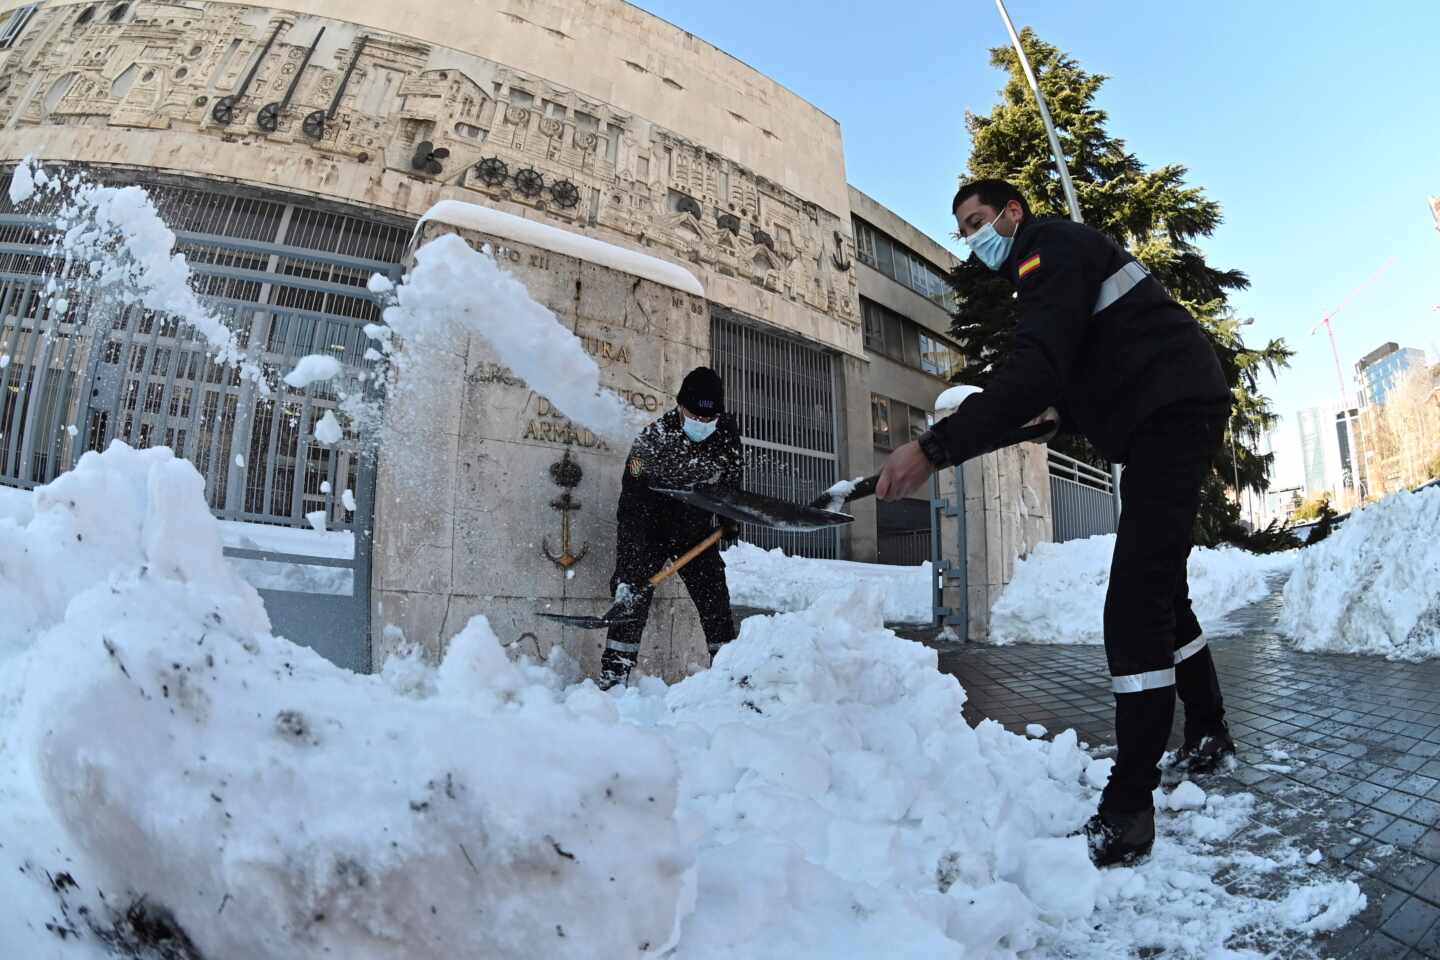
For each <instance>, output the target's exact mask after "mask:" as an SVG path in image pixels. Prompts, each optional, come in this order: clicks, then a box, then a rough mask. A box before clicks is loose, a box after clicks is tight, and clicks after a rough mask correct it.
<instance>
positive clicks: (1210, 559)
mask: <svg viewBox="0 0 1440 960" xmlns="http://www.w3.org/2000/svg"><path fill="white" fill-rule="evenodd" d="M1114 552H1115V535H1114V534H1106V535H1104V536H1099V537H1090V538H1089V539H1086V540H1070V541H1067V542H1066V543H1042V544H1040V545H1039V546H1038V547H1036V548H1035V551H1034V552H1033V553H1031V554H1030V556H1029V557H1027V558H1025V559H1023V560H1021V561H1019V562H1017V563H1016V564H1015V577H1014V579H1013V580H1011V582H1010V584H1009V585H1008V586H1006V587H1005V590H1004V592H1002V593H1001V594H1000V599H999V600H997V601H996V603H995V607H994V609H993V610H992V611H991V614H990V617H991V620H990V624H991V627H990V636H991V640H992V641H993V642H995V643H999V644H1007V643H1088V644H1098V643H1103V642H1104V639H1105V637H1104V634H1105V628H1104V612H1105V589H1106V587H1107V586H1108V585H1109V583H1110V558H1111V555H1112V554H1113V553H1114ZM1298 553H1299V551H1290V552H1288V553H1279V554H1253V553H1249V552H1247V551H1244V550H1239V549H1236V548H1235V547H1216V548H1215V549H1206V548H1201V547H1197V548H1196V549H1195V550H1193V551H1192V552H1191V554H1190V567H1189V571H1190V602H1191V603H1192V604H1193V606H1194V608H1195V615H1196V616H1197V617H1198V618H1199V619H1200V624H1201V626H1203V627H1204V628H1205V630H1206V632H1207V633H1208V634H1209V635H1210V636H1216V635H1217V634H1220V633H1223V630H1224V625H1223V621H1224V619H1225V618H1226V617H1228V616H1229V615H1230V614H1231V613H1234V612H1235V611H1236V610H1238V609H1240V608H1241V607H1243V606H1246V605H1247V604H1251V603H1254V602H1256V601H1257V600H1261V599H1263V598H1264V597H1265V596H1266V595H1267V594H1268V593H1269V591H1270V587H1269V580H1270V578H1271V577H1273V576H1275V575H1277V574H1283V573H1286V572H1288V571H1289V570H1290V569H1291V568H1292V567H1293V566H1294V565H1295V561H1296V557H1297V555H1298Z"/></svg>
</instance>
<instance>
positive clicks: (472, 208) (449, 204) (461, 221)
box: [416, 200, 705, 297]
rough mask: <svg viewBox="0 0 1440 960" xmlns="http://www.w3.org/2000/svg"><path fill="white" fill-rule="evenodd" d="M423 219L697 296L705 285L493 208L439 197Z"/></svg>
mask: <svg viewBox="0 0 1440 960" xmlns="http://www.w3.org/2000/svg"><path fill="white" fill-rule="evenodd" d="M427 220H434V221H436V222H438V223H448V224H450V225H451V226H455V227H461V228H463V229H466V230H474V231H476V232H477V233H484V234H488V235H489V236H492V237H500V238H502V239H505V240H514V241H515V242H516V243H524V244H529V245H530V246H532V247H539V248H541V249H542V250H550V251H552V252H554V253H558V254H561V255H563V256H567V257H574V258H575V259H577V260H583V261H586V262H588V263H594V264H599V265H600V266H602V267H609V268H610V269H612V270H619V271H621V272H622V273H628V274H630V275H631V276H634V277H643V278H644V279H646V280H652V281H654V282H655V283H658V284H662V285H663V286H667V287H673V288H675V289H676V290H682V291H684V292H685V293H693V294H694V295H695V296H697V297H703V296H705V288H704V287H702V286H701V285H700V281H699V280H697V279H696V278H695V274H693V273H691V272H690V271H689V270H686V269H685V268H684V267H682V266H680V265H679V264H674V263H671V262H670V261H668V260H661V259H660V258H658V257H652V256H650V255H649V254H646V253H639V252H637V251H634V250H627V249H625V248H624V247H617V246H616V245H615V244H613V243H606V242H605V241H604V240H597V239H596V238H594V237H587V236H583V235H581V234H578V233H575V232H573V231H571V230H562V229H561V228H559V227H552V226H550V225H549V224H544V223H536V222H535V221H534V220H526V219H525V218H524V217H517V216H515V215H514V214H511V213H505V212H504V211H502V210H496V209H494V208H493V207H484V206H480V205H479V204H475V203H465V202H463V201H460V200H442V201H440V202H439V203H437V204H435V206H433V207H431V208H430V209H429V210H427V211H426V212H425V215H424V216H423V217H421V218H420V224H424V223H425V222H426V221H427ZM416 232H417V233H418V232H419V225H417V226H416Z"/></svg>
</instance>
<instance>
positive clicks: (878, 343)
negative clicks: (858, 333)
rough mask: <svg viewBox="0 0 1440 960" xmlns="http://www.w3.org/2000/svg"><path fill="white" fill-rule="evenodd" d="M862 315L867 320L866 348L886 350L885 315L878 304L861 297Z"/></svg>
mask: <svg viewBox="0 0 1440 960" xmlns="http://www.w3.org/2000/svg"><path fill="white" fill-rule="evenodd" d="M860 315H861V316H862V317H863V318H864V320H865V349H866V350H871V351H874V352H875V353H884V352H885V315H884V314H883V313H882V312H881V307H880V306H879V305H878V304H875V303H872V302H871V301H869V300H866V299H865V298H864V297H861V298H860Z"/></svg>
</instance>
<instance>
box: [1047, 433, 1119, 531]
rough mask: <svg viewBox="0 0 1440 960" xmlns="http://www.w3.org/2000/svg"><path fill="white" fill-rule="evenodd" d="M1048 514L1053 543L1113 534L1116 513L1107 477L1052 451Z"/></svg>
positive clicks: (1108, 475)
mask: <svg viewBox="0 0 1440 960" xmlns="http://www.w3.org/2000/svg"><path fill="white" fill-rule="evenodd" d="M1050 510H1051V518H1052V522H1053V528H1054V529H1053V533H1054V536H1055V542H1056V543H1064V542H1065V541H1067V540H1079V539H1083V538H1085V537H1094V536H1098V535H1099V534H1103V533H1114V532H1115V530H1116V528H1117V522H1116V521H1117V519H1118V512H1117V510H1116V502H1115V485H1114V481H1113V480H1112V478H1111V475H1110V473H1109V472H1107V471H1105V470H1101V469H1100V468H1098V467H1094V466H1091V465H1090V464H1088V463H1084V462H1082V461H1080V460H1076V459H1075V458H1074V457H1070V456H1066V455H1065V454H1063V453H1059V452H1057V451H1054V450H1051V451H1050Z"/></svg>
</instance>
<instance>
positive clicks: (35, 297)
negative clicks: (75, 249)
mask: <svg viewBox="0 0 1440 960" xmlns="http://www.w3.org/2000/svg"><path fill="white" fill-rule="evenodd" d="M40 296H41V293H40V291H39V290H38V289H36V288H35V285H34V284H33V283H27V284H26V296H25V300H24V303H25V306H24V307H23V308H22V309H21V310H20V311H19V319H20V322H21V323H22V324H23V323H24V322H25V320H26V319H27V318H26V316H25V315H26V314H27V313H29V312H30V310H31V309H32V308H34V309H35V311H36V313H38V312H39V306H38V303H39V299H40ZM29 319H30V320H31V323H30V330H29V333H28V335H27V336H26V337H25V343H24V349H25V359H24V360H23V361H22V364H23V367H24V369H25V371H26V374H28V376H29V380H28V382H27V381H22V387H21V389H22V390H24V392H25V396H24V397H18V396H17V397H16V398H15V410H16V415H17V416H19V417H20V418H21V421H20V443H19V444H18V445H15V446H14V447H13V449H14V451H15V453H14V457H13V459H12V461H11V462H12V463H13V464H14V466H13V467H11V468H10V475H11V476H13V477H15V478H16V479H17V480H21V481H25V480H28V479H29V478H30V468H29V466H28V464H27V463H26V460H27V458H28V457H29V451H30V442H31V433H32V432H33V430H34V421H35V407H36V405H37V404H36V403H35V402H34V401H35V381H36V380H40V384H41V387H42V388H43V387H44V379H43V377H42V375H41V372H40V370H39V369H38V368H37V367H36V365H35V351H36V349H37V348H38V347H39V346H40V339H41V337H40V329H39V327H40V323H39V318H38V317H31V318H29ZM43 353H44V351H42V354H43ZM11 362H12V363H13V362H14V361H13V358H12V361H11ZM22 400H23V401H24V402H23V404H22V402H21V401H22ZM22 410H23V413H22V412H21V411H22ZM12 420H13V418H12ZM10 433H11V436H12V437H13V436H14V433H15V425H14V423H13V422H12V424H11V427H10Z"/></svg>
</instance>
